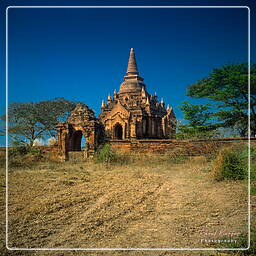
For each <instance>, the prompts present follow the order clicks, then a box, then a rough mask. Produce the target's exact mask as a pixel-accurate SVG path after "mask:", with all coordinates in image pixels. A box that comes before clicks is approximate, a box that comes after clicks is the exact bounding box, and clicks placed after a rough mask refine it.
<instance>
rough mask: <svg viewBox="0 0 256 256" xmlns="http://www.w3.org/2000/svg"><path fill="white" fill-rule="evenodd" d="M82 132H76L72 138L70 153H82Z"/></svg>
mask: <svg viewBox="0 0 256 256" xmlns="http://www.w3.org/2000/svg"><path fill="white" fill-rule="evenodd" d="M82 136H83V133H82V131H75V132H74V133H73V134H72V137H71V145H70V151H81V141H82Z"/></svg>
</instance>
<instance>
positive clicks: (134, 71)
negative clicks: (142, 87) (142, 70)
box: [126, 48, 139, 76]
mask: <svg viewBox="0 0 256 256" xmlns="http://www.w3.org/2000/svg"><path fill="white" fill-rule="evenodd" d="M126 74H127V76H129V75H139V72H138V67H137V63H136V59H135V53H134V49H133V48H131V50H130V57H129V61H128V67H127V72H126Z"/></svg>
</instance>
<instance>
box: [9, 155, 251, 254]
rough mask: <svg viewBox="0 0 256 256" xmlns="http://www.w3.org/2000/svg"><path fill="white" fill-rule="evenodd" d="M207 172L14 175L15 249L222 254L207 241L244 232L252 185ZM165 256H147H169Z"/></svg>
mask: <svg viewBox="0 0 256 256" xmlns="http://www.w3.org/2000/svg"><path fill="white" fill-rule="evenodd" d="M49 168H50V169H49ZM208 168H209V163H207V162H206V161H205V159H204V158H200V159H191V160H190V161H188V162H186V163H183V164H173V165H170V166H168V165H166V164H162V165H161V164H160V165H159V164H158V165H154V164H152V165H148V166H146V167H145V166H144V167H141V166H137V165H135V164H134V165H129V166H115V167H113V168H112V167H111V168H110V167H109V168H106V167H103V166H100V165H92V164H87V165H84V164H80V165H79V164H77V165H76V166H74V165H73V166H72V165H71V164H62V165H58V166H52V167H51V166H50V167H48V169H46V167H45V166H41V168H40V169H39V170H38V169H36V170H20V171H18V170H15V171H11V172H10V176H9V180H10V184H9V188H10V194H9V199H10V205H9V246H11V247H22V248H24V247H25V248H33V247H37V248H40V247H48V248H51V247H52V248H53V247H61V248H81V247H83V248H102V247H105V248H106V247H108V248H109V247H111V248H181V247H191V248H193V247H197V248H202V247H223V246H224V244H218V243H205V242H202V241H201V239H221V238H223V237H225V236H226V235H225V233H231V232H232V233H236V234H237V233H245V232H246V221H247V200H246V199H247V193H246V184H245V183H244V182H218V183H216V182H213V181H212V180H211V178H210V173H209V172H208ZM233 238H234V239H236V238H237V235H233ZM127 253H128V252H127ZM132 253H133V252H129V255H133V254H132ZM165 253H166V252H158V253H156V252H148V255H170V254H169V253H168V254H165ZM67 254H68V253H65V255H67ZM117 254H118V255H119V252H116V255H117ZM193 254H194V253H193ZM17 255H18V254H17ZM35 255H39V254H37V253H36V254H35ZM60 255H64V254H60ZM78 255H80V254H78ZM89 255H95V254H93V253H90V254H89ZM103 255H111V254H107V253H105V254H103ZM134 255H140V254H134ZM187 255H192V253H189V254H187ZM194 255H200V254H199V253H198V254H197V253H196V254H194ZM203 255H210V254H203ZM213 255H216V254H213Z"/></svg>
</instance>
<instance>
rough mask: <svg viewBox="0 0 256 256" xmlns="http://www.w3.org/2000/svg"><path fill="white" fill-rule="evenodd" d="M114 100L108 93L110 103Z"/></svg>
mask: <svg viewBox="0 0 256 256" xmlns="http://www.w3.org/2000/svg"><path fill="white" fill-rule="evenodd" d="M111 101H112V98H111V96H110V95H108V103H109V102H111Z"/></svg>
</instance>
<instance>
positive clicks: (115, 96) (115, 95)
mask: <svg viewBox="0 0 256 256" xmlns="http://www.w3.org/2000/svg"><path fill="white" fill-rule="evenodd" d="M116 98H117V94H116V89H115V90H114V100H116Z"/></svg>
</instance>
